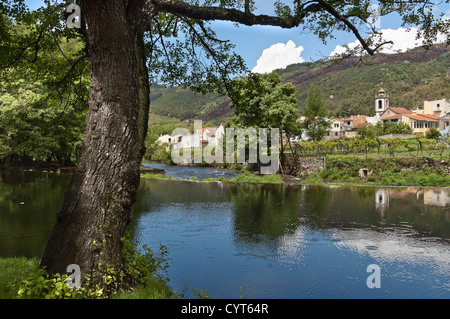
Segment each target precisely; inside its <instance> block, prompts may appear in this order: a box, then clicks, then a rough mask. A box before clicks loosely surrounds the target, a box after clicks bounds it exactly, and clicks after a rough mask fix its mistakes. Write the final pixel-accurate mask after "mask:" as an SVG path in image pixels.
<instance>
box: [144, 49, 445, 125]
mask: <svg viewBox="0 0 450 319" xmlns="http://www.w3.org/2000/svg"><path fill="white" fill-rule="evenodd" d="M276 72H277V73H278V74H279V75H280V76H281V77H282V79H283V81H284V82H290V83H292V84H294V86H295V87H296V89H297V92H298V100H299V113H300V112H301V110H302V109H303V107H304V104H305V101H306V97H307V93H308V89H309V87H310V85H312V84H315V85H318V86H320V87H321V89H322V92H323V94H324V97H325V101H326V107H327V109H328V110H329V111H330V116H337V115H338V116H348V115H352V114H366V115H369V116H370V115H373V114H374V98H375V94H376V92H377V91H378V90H379V89H380V88H381V87H383V88H384V89H385V90H386V91H387V93H388V94H389V95H390V98H391V106H397V107H405V108H408V109H413V108H417V107H419V108H420V107H423V101H425V100H438V99H442V98H450V47H448V46H445V45H443V44H439V45H434V46H431V47H430V48H429V49H428V50H427V51H425V50H424V49H423V48H420V47H419V48H415V49H412V50H409V51H407V52H403V53H395V54H383V53H378V54H375V55H373V56H365V57H349V58H345V59H341V60H338V61H330V60H320V61H315V62H307V63H300V64H293V65H290V66H288V67H286V68H285V69H281V70H276ZM230 101H231V100H230V99H229V98H228V97H224V96H219V95H218V94H213V93H209V94H207V95H205V96H202V95H200V94H195V93H193V92H191V91H190V90H183V89H181V88H163V87H158V86H157V87H156V88H153V87H152V95H151V106H150V109H151V113H154V114H157V115H160V116H165V117H167V118H172V119H173V118H176V119H179V120H180V121H183V120H192V119H201V120H204V121H211V122H215V123H219V122H225V121H226V120H227V119H228V118H230V117H231V116H232V114H233V109H231V108H230Z"/></svg>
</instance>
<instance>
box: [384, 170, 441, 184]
mask: <svg viewBox="0 0 450 319" xmlns="http://www.w3.org/2000/svg"><path fill="white" fill-rule="evenodd" d="M379 182H380V184H381V185H386V186H431V187H449V186H450V176H448V175H442V174H438V173H435V172H412V171H402V172H399V173H393V172H390V171H387V172H381V173H380V177H379Z"/></svg>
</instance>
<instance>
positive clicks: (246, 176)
mask: <svg viewBox="0 0 450 319" xmlns="http://www.w3.org/2000/svg"><path fill="white" fill-rule="evenodd" d="M230 182H242V183H268V184H281V183H283V180H282V179H281V177H280V176H279V175H276V174H274V175H262V176H257V175H254V174H252V173H251V172H249V171H244V173H243V174H241V175H238V176H236V177H233V178H232V179H230Z"/></svg>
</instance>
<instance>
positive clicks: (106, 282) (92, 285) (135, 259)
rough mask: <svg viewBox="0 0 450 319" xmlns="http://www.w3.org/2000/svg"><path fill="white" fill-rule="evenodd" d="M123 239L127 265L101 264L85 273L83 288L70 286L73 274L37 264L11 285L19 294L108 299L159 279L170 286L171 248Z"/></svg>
mask: <svg viewBox="0 0 450 319" xmlns="http://www.w3.org/2000/svg"><path fill="white" fill-rule="evenodd" d="M122 242H123V253H122V258H123V263H124V266H123V269H114V268H113V267H109V266H106V265H101V264H99V265H97V267H96V269H95V270H94V275H91V274H88V275H86V276H85V278H84V280H83V281H82V286H81V287H80V288H71V287H69V285H68V284H67V279H68V278H69V275H67V274H62V275H61V274H55V275H49V274H48V273H47V272H46V271H45V269H42V268H37V269H36V270H35V271H34V272H33V273H32V274H31V275H30V276H28V277H27V278H25V279H22V280H19V281H15V282H13V283H12V284H11V286H12V287H14V289H16V291H17V296H18V297H19V298H29V299H41V298H44V299H106V298H112V297H114V296H116V295H117V294H118V293H121V292H123V291H126V290H130V289H134V288H133V287H145V286H148V285H154V284H155V282H158V283H159V284H158V287H161V286H165V287H166V288H164V289H165V290H167V286H168V285H167V284H168V281H169V279H168V278H167V268H168V261H167V253H168V252H167V248H166V247H165V246H161V247H160V252H159V254H157V255H156V254H155V253H154V252H153V251H152V250H151V249H149V248H148V247H147V246H146V245H144V246H143V247H142V249H139V248H138V247H137V244H135V243H133V242H132V241H131V239H130V237H129V236H126V237H124V238H123V239H122ZM94 277H95V278H96V280H95V281H94V280H93V278H94ZM99 278H100V280H98V279H99Z"/></svg>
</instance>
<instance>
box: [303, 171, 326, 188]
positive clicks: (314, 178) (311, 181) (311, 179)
mask: <svg viewBox="0 0 450 319" xmlns="http://www.w3.org/2000/svg"><path fill="white" fill-rule="evenodd" d="M300 184H303V185H319V184H324V182H323V180H322V178H321V177H320V176H319V175H317V174H315V173H312V174H309V175H308V177H307V178H306V179H305V180H303V181H302V182H301V183H300Z"/></svg>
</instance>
